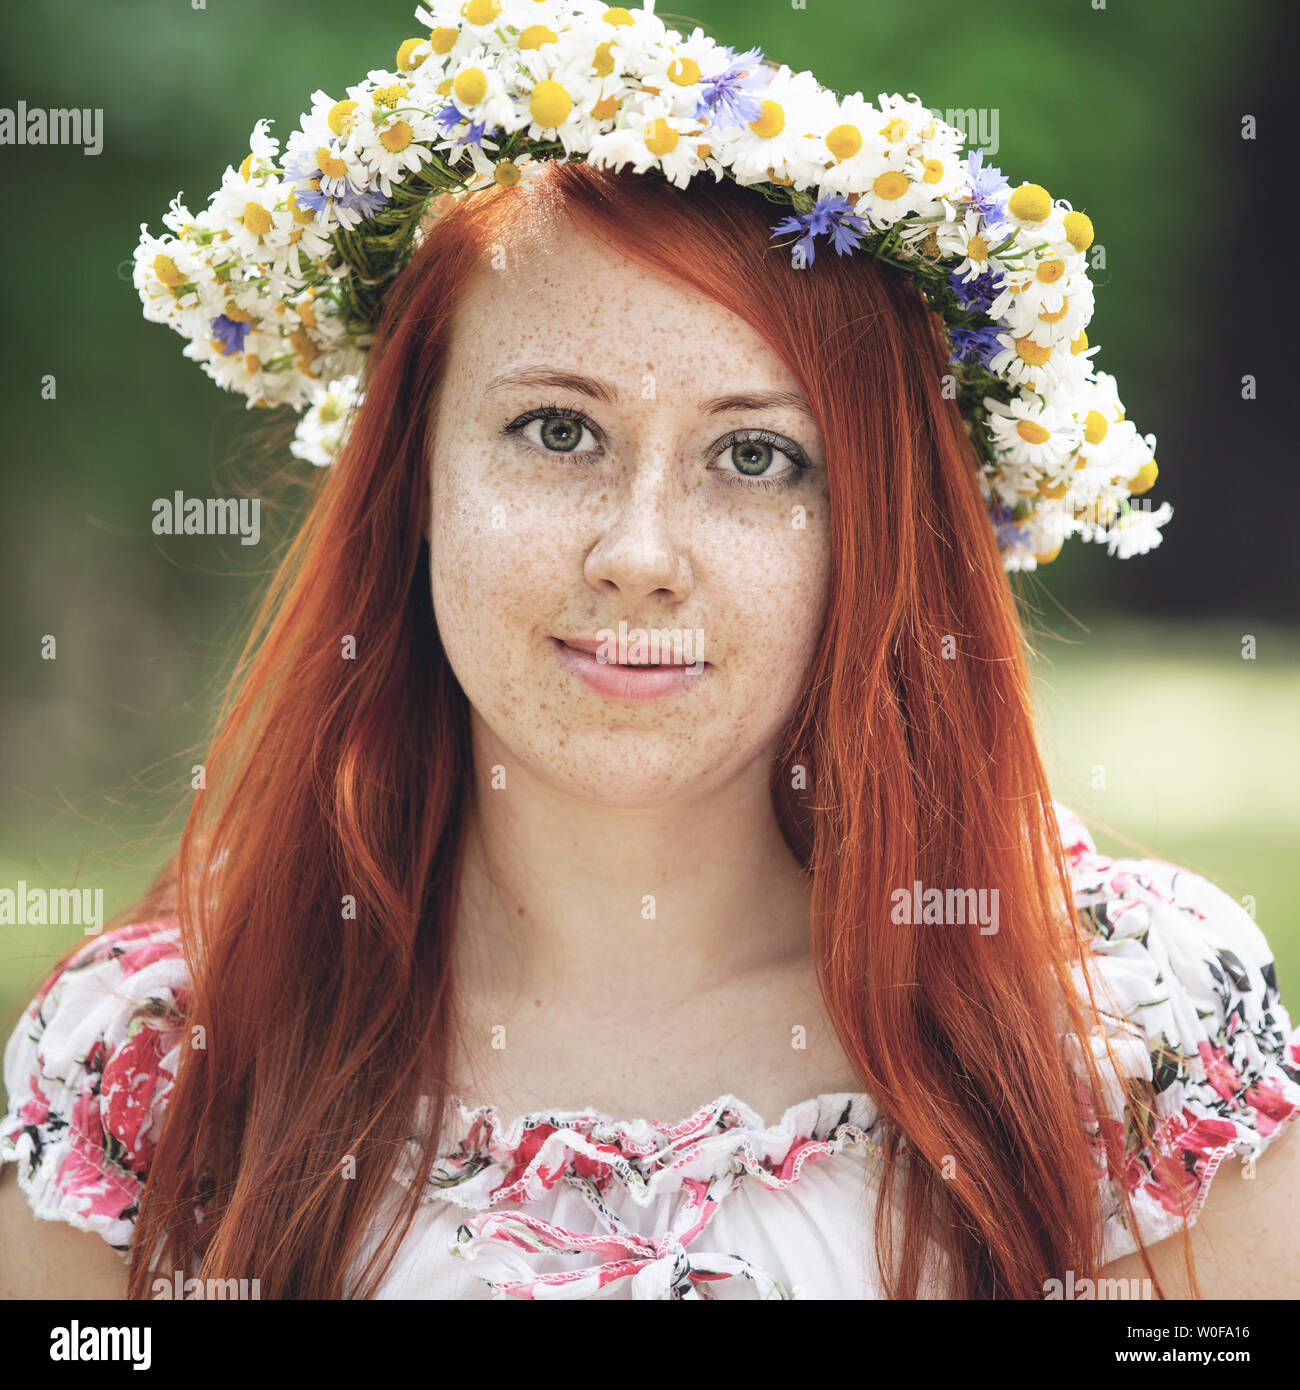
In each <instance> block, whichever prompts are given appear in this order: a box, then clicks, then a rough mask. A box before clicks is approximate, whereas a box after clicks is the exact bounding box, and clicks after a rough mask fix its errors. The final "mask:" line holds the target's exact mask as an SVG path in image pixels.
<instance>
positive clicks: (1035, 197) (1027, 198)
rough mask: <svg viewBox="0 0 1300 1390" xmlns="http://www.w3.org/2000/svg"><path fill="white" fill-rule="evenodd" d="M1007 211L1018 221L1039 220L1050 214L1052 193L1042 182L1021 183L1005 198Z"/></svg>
mask: <svg viewBox="0 0 1300 1390" xmlns="http://www.w3.org/2000/svg"><path fill="white" fill-rule="evenodd" d="M1007 211H1008V212H1009V213H1010V214H1011V215H1012V217H1014V218H1016V219H1017V220H1018V221H1020V222H1041V221H1042V220H1043V219H1044V218H1045V217H1050V216H1051V214H1052V195H1051V194H1050V193H1048V191H1047V189H1045V188H1044V187H1043V186H1042V184H1038V183H1022V184H1021V185H1020V187H1019V188H1017V189H1016V191H1015V192H1014V193H1013V194H1012V195H1011V197H1010V198H1009V199H1008V200H1007Z"/></svg>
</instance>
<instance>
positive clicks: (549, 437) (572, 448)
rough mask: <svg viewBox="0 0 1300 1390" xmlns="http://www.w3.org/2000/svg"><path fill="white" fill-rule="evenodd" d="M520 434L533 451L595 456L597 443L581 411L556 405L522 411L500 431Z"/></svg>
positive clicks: (598, 442) (597, 448) (588, 422)
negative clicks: (521, 413) (535, 449)
mask: <svg viewBox="0 0 1300 1390" xmlns="http://www.w3.org/2000/svg"><path fill="white" fill-rule="evenodd" d="M502 433H503V434H521V435H522V436H523V438H524V439H526V440H527V441H528V442H529V443H530V444H531V445H533V447H534V448H537V449H540V450H542V451H543V452H545V453H548V454H573V455H585V454H593V453H598V452H599V449H600V441H599V439H598V438H597V436H596V433H595V431H594V430H593V428H592V425H591V422H590V421H589V420H588V419H587V417H586V416H585V415H583V414H582V413H581V412H578V411H573V410H570V409H568V408H565V407H559V406H541V407H539V408H538V409H536V410H529V411H526V412H525V413H524V414H523V415H521V416H519V418H518V419H517V420H512V421H511V422H510V423H509V424H508V425H506V427H505V428H504V429H503V430H502Z"/></svg>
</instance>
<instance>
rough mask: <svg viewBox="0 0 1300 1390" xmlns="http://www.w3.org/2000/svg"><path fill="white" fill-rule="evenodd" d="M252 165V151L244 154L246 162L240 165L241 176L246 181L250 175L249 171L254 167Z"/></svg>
mask: <svg viewBox="0 0 1300 1390" xmlns="http://www.w3.org/2000/svg"><path fill="white" fill-rule="evenodd" d="M252 167H253V156H252V154H251V152H250V153H249V154H246V155H245V156H244V162H243V163H242V164H241V165H240V166H239V177H240V178H241V179H243V181H244V182H245V183H247V182H248V175H249V172H250V170H251V169H252Z"/></svg>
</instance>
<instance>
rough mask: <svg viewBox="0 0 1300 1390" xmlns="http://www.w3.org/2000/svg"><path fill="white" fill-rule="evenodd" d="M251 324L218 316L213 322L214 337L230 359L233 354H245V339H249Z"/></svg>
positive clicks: (221, 315) (222, 315) (223, 315)
mask: <svg viewBox="0 0 1300 1390" xmlns="http://www.w3.org/2000/svg"><path fill="white" fill-rule="evenodd" d="M252 326H253V325H252V324H251V323H241V322H240V321H239V320H238V319H228V318H227V317H226V316H225V314H218V315H217V316H216V318H214V319H213V320H212V336H213V337H214V338H216V339H217V340H218V341H219V342H220V343H221V351H222V353H223V354H224V355H225V356H227V357H229V356H230V354H231V353H232V352H243V350H244V339H245V338H247V337H248V330H249V329H250V328H252Z"/></svg>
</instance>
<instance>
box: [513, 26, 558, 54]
mask: <svg viewBox="0 0 1300 1390" xmlns="http://www.w3.org/2000/svg"><path fill="white" fill-rule="evenodd" d="M559 38H560V36H559V35H558V34H557V33H556V32H555V30H554V29H548V28H547V27H546V25H545V24H530V25H529V26H528V28H527V29H525V30H524V31H523V33H522V34H520V35H519V47H520V48H521V49H524V48H528V49H532V48H540V47H541V46H542V45H543V44H544V43H558V42H559Z"/></svg>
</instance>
